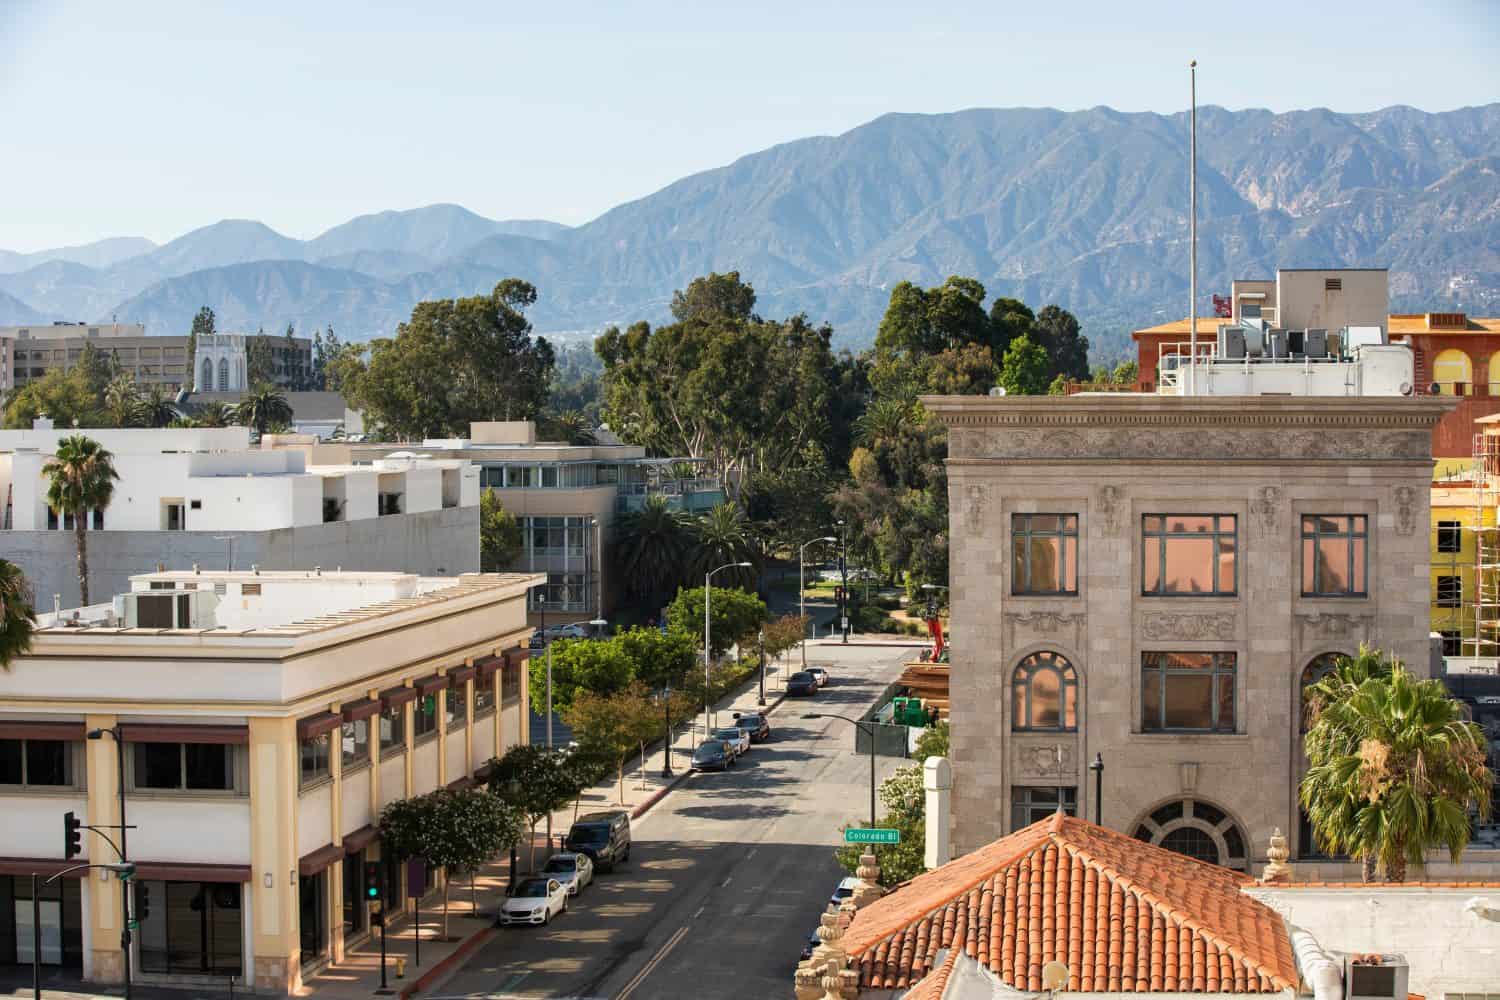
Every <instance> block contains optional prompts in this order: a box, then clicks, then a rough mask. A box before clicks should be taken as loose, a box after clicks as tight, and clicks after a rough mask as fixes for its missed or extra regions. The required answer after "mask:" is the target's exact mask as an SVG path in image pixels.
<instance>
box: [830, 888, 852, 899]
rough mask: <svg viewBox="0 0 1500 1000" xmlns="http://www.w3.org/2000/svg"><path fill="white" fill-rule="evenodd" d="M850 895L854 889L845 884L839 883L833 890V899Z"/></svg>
mask: <svg viewBox="0 0 1500 1000" xmlns="http://www.w3.org/2000/svg"><path fill="white" fill-rule="evenodd" d="M852 895H854V890H853V889H851V888H849V887H848V886H845V885H841V886H839V887H838V888H837V889H835V890H833V898H834V899H844V898H846V897H849V896H852Z"/></svg>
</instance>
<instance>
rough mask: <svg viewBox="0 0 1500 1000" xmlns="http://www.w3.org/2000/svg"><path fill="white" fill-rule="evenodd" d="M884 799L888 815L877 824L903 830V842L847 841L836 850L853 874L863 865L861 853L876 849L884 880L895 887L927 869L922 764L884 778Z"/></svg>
mask: <svg viewBox="0 0 1500 1000" xmlns="http://www.w3.org/2000/svg"><path fill="white" fill-rule="evenodd" d="M880 802H881V804H882V805H883V806H884V807H885V815H884V816H882V817H880V818H879V819H877V820H876V824H877V826H880V827H882V828H888V829H889V828H894V829H896V830H899V831H900V832H901V842H900V843H898V844H876V845H863V844H846V845H844V846H843V847H840V848H837V849H836V850H835V851H834V854H835V856H836V857H837V858H838V862H839V864H840V865H842V866H843V868H844V870H845V871H847V872H848V873H849V874H851V875H853V874H854V870H855V869H856V868H858V867H859V856H860V855H861V854H864V853H865V852H867V851H868V852H871V853H873V854H874V855H875V860H876V862H877V863H878V864H879V865H880V884H881V885H883V886H885V887H886V888H891V887H893V886H897V885H900V884H901V883H902V882H905V881H907V880H909V879H912V878H915V877H916V876H918V875H920V874H922V873H923V872H924V871H926V870H927V864H926V843H927V827H926V822H925V813H926V795H925V793H924V791H923V788H922V768H921V767H903V768H899V769H897V771H896V772H895V773H894V774H892V775H891V776H890V777H889V778H886V779H885V781H883V782H881V784H880ZM864 822H865V821H860V822H851V823H847V824H845V826H844V827H843V829H848V828H849V827H857V826H862V825H863V824H864Z"/></svg>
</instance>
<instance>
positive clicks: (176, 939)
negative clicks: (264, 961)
mask: <svg viewBox="0 0 1500 1000" xmlns="http://www.w3.org/2000/svg"><path fill="white" fill-rule="evenodd" d="M134 885H135V886H136V888H135V892H137V893H139V892H140V891H141V890H142V889H144V890H145V891H146V892H147V893H149V895H150V899H151V907H150V912H149V913H148V914H147V915H146V919H145V920H142V921H141V925H140V929H139V930H138V931H137V932H136V935H137V938H138V939H139V941H140V952H139V954H140V963H141V969H142V970H143V971H145V972H159V973H168V974H172V973H176V974H178V975H214V976H242V975H244V957H243V955H244V952H243V942H244V936H245V935H244V926H243V924H242V923H241V913H242V910H241V907H240V885H239V884H238V883H236V882H162V881H159V880H155V879H152V880H149V881H142V882H136V883H134ZM139 906H140V903H139V896H137V902H136V904H135V907H134V908H135V909H136V912H139Z"/></svg>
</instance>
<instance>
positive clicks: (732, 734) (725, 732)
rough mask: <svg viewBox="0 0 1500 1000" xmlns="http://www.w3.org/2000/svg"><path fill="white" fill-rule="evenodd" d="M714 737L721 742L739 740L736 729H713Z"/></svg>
mask: <svg viewBox="0 0 1500 1000" xmlns="http://www.w3.org/2000/svg"><path fill="white" fill-rule="evenodd" d="M714 735H715V736H717V737H718V738H719V739H721V740H737V739H739V738H740V731H739V730H738V729H715V730H714Z"/></svg>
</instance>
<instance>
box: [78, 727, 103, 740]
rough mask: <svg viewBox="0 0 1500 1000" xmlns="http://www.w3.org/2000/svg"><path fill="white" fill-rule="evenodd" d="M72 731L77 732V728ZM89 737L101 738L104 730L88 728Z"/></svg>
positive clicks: (93, 738)
mask: <svg viewBox="0 0 1500 1000" xmlns="http://www.w3.org/2000/svg"><path fill="white" fill-rule="evenodd" d="M74 732H77V730H76V729H75V730H74ZM89 739H91V740H102V739H104V730H102V729H90V730H89Z"/></svg>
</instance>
